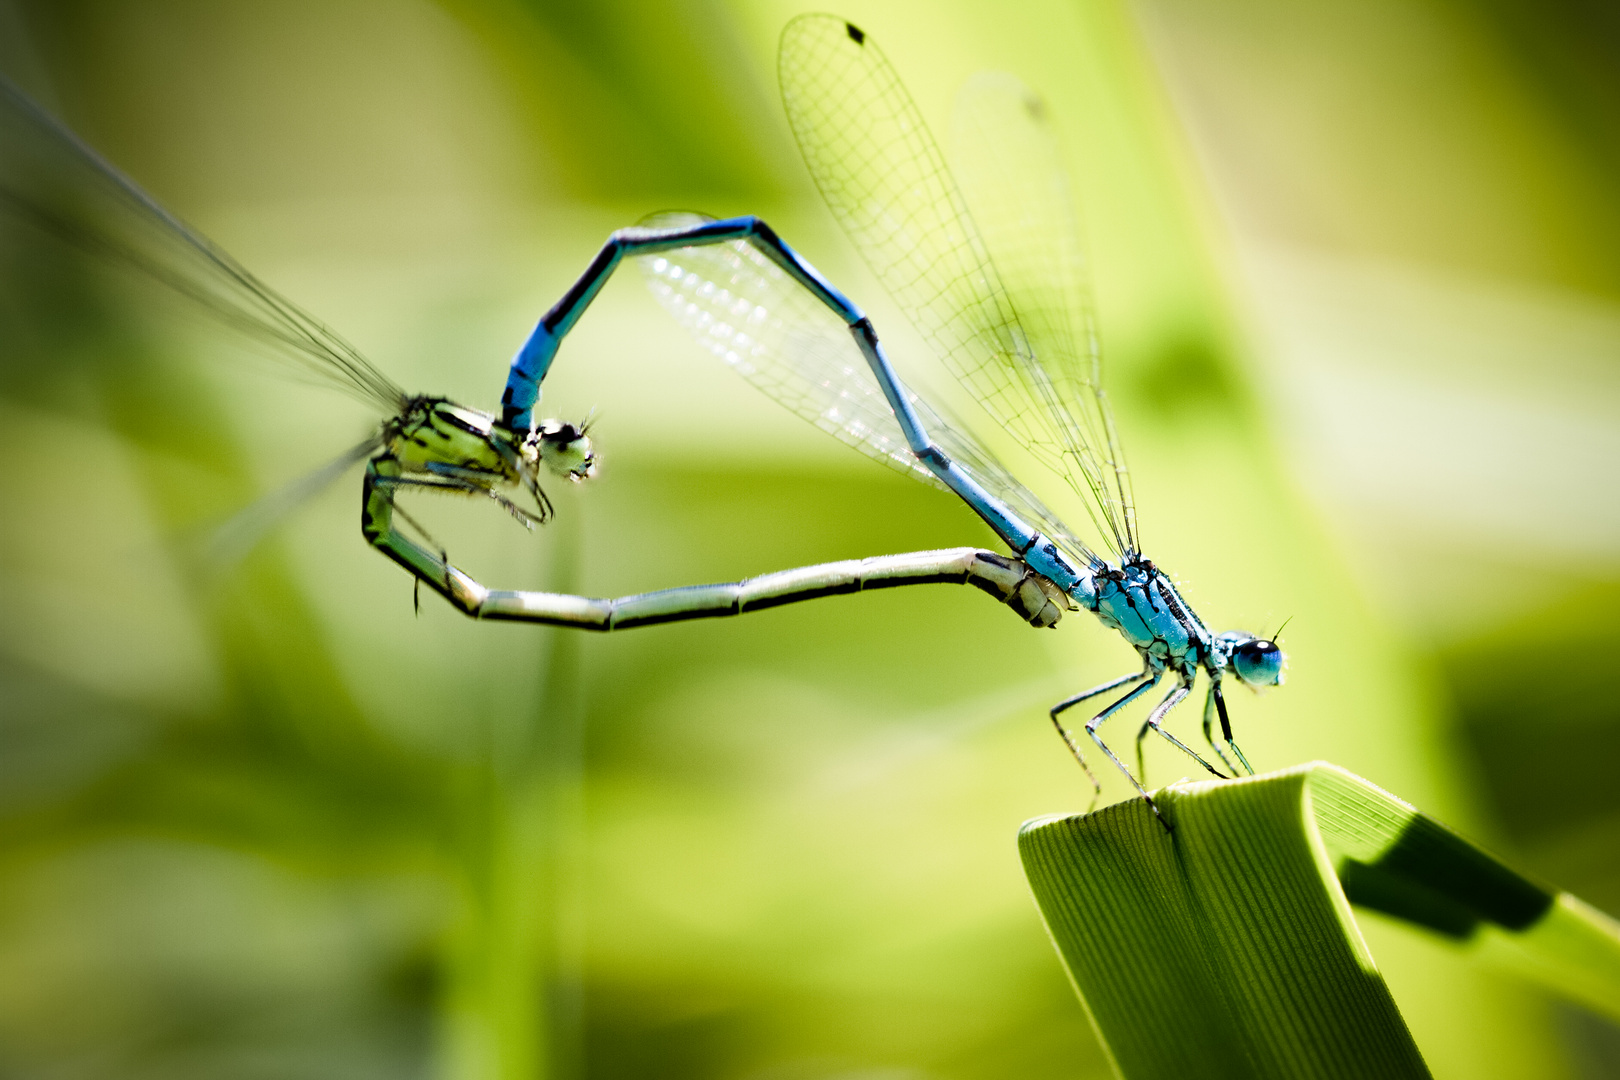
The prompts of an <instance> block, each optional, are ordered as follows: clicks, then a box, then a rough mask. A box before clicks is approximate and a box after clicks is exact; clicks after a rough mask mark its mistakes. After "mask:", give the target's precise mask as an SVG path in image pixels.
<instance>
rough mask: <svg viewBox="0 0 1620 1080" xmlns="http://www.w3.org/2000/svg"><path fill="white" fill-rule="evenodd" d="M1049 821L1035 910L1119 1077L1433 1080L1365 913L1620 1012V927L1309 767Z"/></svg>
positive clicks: (1026, 853) (1033, 852)
mask: <svg viewBox="0 0 1620 1080" xmlns="http://www.w3.org/2000/svg"><path fill="white" fill-rule="evenodd" d="M1155 800H1156V801H1157V803H1158V805H1159V808H1160V810H1161V811H1162V812H1163V814H1164V816H1165V819H1166V820H1167V821H1169V822H1170V823H1171V824H1172V825H1173V826H1174V829H1175V831H1174V833H1173V834H1172V833H1167V832H1166V831H1165V830H1164V829H1163V828H1162V827H1161V826H1160V825H1159V824H1158V822H1157V821H1156V820H1155V819H1154V817H1153V814H1152V812H1151V811H1150V810H1149V809H1148V807H1147V805H1146V804H1145V803H1143V802H1142V801H1141V800H1132V801H1131V802H1128V803H1121V804H1119V805H1116V806H1110V807H1107V808H1106V809H1104V810H1101V811H1099V812H1097V813H1095V814H1086V815H1075V816H1070V817H1058V818H1040V819H1036V820H1034V821H1030V822H1027V823H1026V824H1025V825H1024V827H1023V829H1022V830H1021V831H1020V833H1019V840H1018V844H1019V851H1020V853H1021V855H1022V857H1023V861H1024V870H1025V873H1026V874H1027V875H1028V877H1029V882H1030V887H1031V888H1032V890H1033V891H1034V894H1035V901H1036V903H1037V904H1038V905H1039V907H1040V909H1041V914H1042V915H1043V916H1044V917H1045V919H1046V925H1047V928H1048V930H1049V931H1050V933H1051V935H1052V938H1053V941H1054V943H1055V944H1056V945H1057V948H1058V952H1059V953H1060V954H1061V955H1062V958H1063V962H1064V964H1065V965H1066V966H1067V968H1068V970H1069V975H1070V977H1071V979H1072V980H1073V981H1074V984H1075V988H1076V990H1077V991H1078V992H1079V994H1080V998H1081V1000H1082V1002H1083V1003H1084V1004H1085V1006H1086V1009H1087V1012H1088V1013H1089V1014H1090V1017H1091V1020H1092V1023H1093V1025H1094V1026H1095V1027H1096V1029H1097V1033H1098V1035H1099V1037H1100V1038H1101V1039H1102V1042H1103V1044H1104V1045H1105V1046H1107V1047H1108V1050H1109V1053H1110V1054H1111V1055H1112V1056H1113V1058H1114V1061H1115V1064H1116V1065H1117V1066H1118V1068H1119V1071H1120V1073H1121V1075H1123V1076H1125V1077H1127V1078H1129V1080H1149V1078H1158V1077H1165V1078H1169V1077H1177V1078H1181V1077H1186V1076H1200V1077H1225V1076H1231V1077H1247V1078H1253V1077H1278V1078H1291V1080H1300V1078H1317V1077H1322V1078H1327V1077H1365V1076H1379V1077H1386V1078H1401V1077H1427V1076H1428V1075H1429V1072H1428V1069H1427V1067H1426V1066H1425V1065H1424V1063H1423V1059H1422V1057H1421V1055H1420V1054H1419V1053H1418V1048H1417V1045H1416V1043H1414V1042H1413V1041H1412V1036H1411V1034H1410V1032H1408V1031H1407V1028H1406V1024H1405V1022H1404V1021H1403V1020H1402V1019H1401V1015H1400V1012H1399V1010H1398V1009H1397V1008H1396V1006H1395V1001H1394V999H1393V998H1392V997H1391V996H1390V993H1389V990H1388V988H1387V987H1386V986H1385V985H1384V981H1383V979H1382V977H1381V976H1380V975H1379V974H1378V969H1377V967H1376V966H1375V965H1374V963H1373V958H1372V955H1371V953H1370V952H1369V951H1368V949H1367V945H1366V942H1365V941H1364V940H1363V939H1362V936H1361V932H1360V930H1359V929H1358V928H1357V926H1356V922H1355V918H1354V916H1353V915H1352V913H1351V904H1356V905H1360V906H1362V907H1365V908H1370V909H1372V910H1376V911H1380V912H1383V913H1384V914H1386V915H1390V916H1393V917H1395V918H1398V919H1402V920H1405V921H1407V922H1409V923H1412V924H1414V925H1416V926H1419V927H1422V928H1423V929H1425V930H1428V931H1431V932H1434V933H1437V934H1441V935H1443V936H1445V937H1447V938H1449V939H1452V940H1454V941H1457V942H1459V943H1463V942H1466V943H1468V944H1469V945H1470V947H1471V948H1472V949H1473V950H1474V951H1475V954H1476V955H1477V956H1479V957H1480V958H1482V959H1484V960H1486V961H1490V962H1495V963H1498V964H1500V965H1502V966H1505V967H1508V968H1511V969H1512V970H1515V971H1517V972H1519V973H1520V974H1522V975H1525V976H1527V977H1529V978H1532V979H1534V980H1536V981H1538V982H1540V983H1542V984H1544V985H1546V986H1548V987H1550V988H1551V989H1553V990H1555V991H1558V992H1560V993H1563V994H1565V995H1566V996H1569V997H1571V998H1574V999H1575V1000H1577V1001H1580V1002H1582V1003H1584V1004H1587V1005H1589V1006H1591V1007H1593V1008H1595V1009H1597V1010H1599V1011H1601V1012H1604V1013H1606V1014H1608V1015H1610V1016H1620V924H1616V923H1615V922H1614V921H1613V920H1611V919H1609V918H1608V917H1607V916H1605V915H1603V914H1601V913H1600V912H1597V911H1595V910H1594V909H1592V908H1590V907H1588V906H1587V905H1585V904H1583V903H1581V902H1580V901H1579V900H1577V899H1575V898H1574V897H1572V896H1569V895H1568V894H1567V893H1558V892H1555V891H1553V890H1550V889H1547V888H1545V887H1543V886H1541V885H1538V884H1537V883H1535V882H1533V881H1531V880H1529V879H1527V878H1525V877H1523V876H1522V875H1520V874H1518V873H1516V872H1514V871H1513V870H1511V869H1509V868H1508V867H1506V866H1504V865H1503V864H1502V863H1500V862H1498V861H1497V860H1496V859H1495V858H1493V857H1492V856H1490V855H1488V854H1486V853H1485V852H1484V851H1481V850H1480V849H1479V848H1477V847H1475V846H1473V845H1472V844H1470V843H1468V842H1467V841H1466V840H1463V839H1462V838H1461V837H1459V836H1457V835H1456V834H1455V833H1453V832H1451V831H1450V830H1449V829H1447V828H1446V827H1445V826H1443V825H1441V824H1439V823H1438V822H1436V821H1434V820H1433V819H1431V818H1428V817H1425V816H1424V815H1423V814H1421V813H1419V812H1418V811H1417V810H1415V809H1413V808H1412V807H1411V806H1409V805H1407V804H1406V803H1404V802H1402V801H1400V800H1399V799H1397V798H1395V797H1394V796H1392V795H1390V794H1389V793H1388V792H1385V791H1382V790H1380V789H1379V788H1377V787H1375V786H1373V785H1372V784H1370V783H1368V782H1367V781H1365V780H1362V779H1360V778H1359V777H1356V776H1353V775H1351V774H1350V773H1347V772H1345V771H1344V770H1343V769H1340V768H1338V767H1336V766H1333V765H1327V764H1323V763H1320V762H1318V763H1314V764H1309V765H1302V766H1299V767H1297V768H1294V769H1290V770H1286V771H1284V772H1278V773H1270V774H1267V775H1265V776H1257V777H1252V778H1249V779H1245V780H1237V781H1213V782H1206V783H1197V784H1181V785H1176V786H1173V787H1169V788H1166V789H1164V790H1163V791H1161V792H1159V793H1157V794H1156V795H1155Z"/></svg>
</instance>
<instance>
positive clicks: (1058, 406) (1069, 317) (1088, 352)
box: [951, 71, 1141, 554]
mask: <svg viewBox="0 0 1620 1080" xmlns="http://www.w3.org/2000/svg"><path fill="white" fill-rule="evenodd" d="M951 128H952V130H951V166H952V172H953V173H954V174H955V176H956V178H957V180H958V181H959V182H960V184H961V188H962V194H963V196H964V199H965V201H966V203H967V206H968V210H969V212H970V213H971V214H972V217H971V219H970V220H971V223H972V224H975V225H977V226H978V228H979V232H980V235H981V236H982V237H983V238H984V244H985V247H986V249H987V250H988V251H989V252H990V256H991V259H992V261H993V262H994V264H995V268H996V271H997V273H998V275H999V276H1000V279H1001V284H1002V286H1003V288H1005V289H1006V291H1007V295H1008V296H1009V297H1010V298H1011V299H1012V305H1013V310H1014V311H1016V312H1017V314H1018V318H1019V321H1020V322H1021V323H1022V324H1023V326H1024V329H1025V332H1026V334H1027V335H1028V340H1029V342H1030V344H1031V346H1033V355H1034V358H1035V361H1036V362H1038V363H1039V364H1040V366H1041V368H1042V369H1043V371H1042V375H1043V378H1041V379H1040V380H1039V383H1038V385H1040V386H1041V387H1042V388H1043V404H1046V405H1047V409H1048V415H1049V417H1050V419H1051V420H1052V423H1051V424H1050V425H1049V430H1050V431H1051V433H1052V434H1054V435H1056V436H1058V438H1059V439H1060V441H1061V442H1062V444H1063V451H1062V454H1063V460H1064V464H1065V466H1067V467H1066V468H1064V469H1062V470H1061V472H1062V474H1063V476H1064V478H1065V479H1066V480H1068V482H1069V483H1070V484H1071V485H1074V486H1075V487H1076V490H1077V491H1079V484H1078V483H1077V481H1080V480H1083V482H1084V483H1085V484H1086V491H1085V492H1080V494H1081V495H1082V497H1083V496H1084V495H1085V494H1088V493H1089V494H1090V495H1091V496H1092V497H1093V498H1094V499H1096V500H1097V501H1098V502H1100V503H1101V504H1102V506H1103V510H1104V513H1105V515H1106V517H1107V519H1108V522H1109V524H1110V526H1111V527H1112V528H1113V529H1114V531H1115V532H1116V534H1117V535H1119V536H1123V538H1124V540H1125V542H1126V543H1127V544H1128V545H1129V550H1130V551H1131V552H1132V553H1134V552H1137V551H1140V550H1141V549H1140V547H1139V546H1138V543H1137V536H1136V503H1135V499H1134V497H1133V495H1132V492H1131V483H1130V473H1129V471H1128V470H1127V469H1126V467H1125V454H1124V451H1123V450H1122V449H1121V447H1120V443H1119V434H1118V431H1117V430H1116V428H1115V426H1114V415H1113V410H1112V408H1110V406H1109V404H1108V393H1107V391H1106V390H1105V389H1104V387H1103V385H1102V350H1101V347H1100V342H1099V340H1098V337H1097V326H1096V319H1095V316H1094V314H1093V310H1092V299H1091V280H1090V272H1089V267H1088V265H1087V262H1088V260H1087V258H1086V253H1085V248H1084V246H1083V245H1082V243H1081V241H1080V227H1079V222H1078V221H1077V220H1076V218H1075V209H1074V208H1075V200H1074V193H1073V191H1072V190H1070V186H1069V173H1068V170H1067V169H1065V168H1064V166H1063V160H1062V155H1061V152H1060V150H1059V148H1058V140H1057V136H1056V133H1055V132H1054V131H1053V130H1052V124H1051V119H1050V114H1049V112H1048V111H1047V108H1046V104H1045V102H1043V101H1042V100H1041V99H1040V97H1039V96H1038V95H1036V94H1035V93H1034V92H1033V91H1032V90H1030V89H1029V88H1028V87H1027V86H1025V85H1024V84H1023V83H1022V82H1021V81H1019V79H1018V78H1017V77H1016V76H1013V75H1009V74H1007V73H1005V72H994V71H987V72H981V73H980V74H978V75H975V76H974V77H973V78H971V79H969V80H968V82H967V85H965V86H964V87H962V91H961V93H960V94H959V95H957V99H956V109H955V111H954V114H953V116H952V124H951ZM1048 392H1049V394H1050V397H1046V396H1045V394H1046V393H1048ZM1122 554H1123V552H1122Z"/></svg>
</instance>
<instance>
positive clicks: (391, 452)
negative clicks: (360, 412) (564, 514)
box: [369, 397, 596, 525]
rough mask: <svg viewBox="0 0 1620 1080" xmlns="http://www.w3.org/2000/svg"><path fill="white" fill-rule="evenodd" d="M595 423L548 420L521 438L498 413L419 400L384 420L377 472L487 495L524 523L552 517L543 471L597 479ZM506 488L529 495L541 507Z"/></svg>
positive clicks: (387, 480) (389, 479)
mask: <svg viewBox="0 0 1620 1080" xmlns="http://www.w3.org/2000/svg"><path fill="white" fill-rule="evenodd" d="M587 426H588V425H587V424H583V423H582V424H573V423H570V422H568V421H566V420H545V421H542V422H541V423H540V424H539V425H538V426H536V427H534V428H531V429H530V430H528V431H526V432H524V433H523V434H522V435H519V434H518V433H517V432H515V431H513V430H512V429H511V428H508V427H506V426H505V425H504V424H502V423H501V422H500V421H499V420H497V419H496V418H495V417H494V416H493V415H492V414H490V413H486V412H481V411H479V410H477V409H469V408H467V407H466V406H465V405H458V404H456V403H455V402H453V401H450V400H449V399H448V398H441V397H413V398H409V399H407V400H406V402H405V406H404V408H402V409H401V410H400V412H399V415H397V416H395V417H393V418H392V419H389V420H387V421H385V422H384V424H383V426H382V431H381V433H380V437H381V440H382V444H383V445H382V452H381V453H380V454H378V455H377V456H376V457H374V458H373V459H372V461H371V465H370V470H369V471H370V472H371V473H372V474H373V475H374V476H376V477H378V478H379V479H381V480H382V481H383V483H384V485H385V486H388V487H393V488H399V487H417V488H426V489H428V490H433V491H443V492H449V493H453V494H454V493H460V494H465V495H478V496H487V497H488V498H491V499H493V500H495V501H496V502H497V503H499V504H500V505H501V506H502V507H504V508H505V509H506V510H507V511H508V512H510V513H511V514H512V516H513V517H515V518H517V519H518V520H519V521H522V522H523V523H524V524H531V525H532V524H540V523H542V522H544V521H545V520H546V519H548V518H549V517H551V514H552V505H551V500H550V499H549V498H548V497H547V496H546V493H545V489H544V488H542V487H541V486H540V472H541V470H542V469H544V470H545V471H546V472H548V473H550V474H551V475H553V476H555V477H558V478H560V479H564V480H569V481H574V482H577V481H580V480H588V479H590V478H591V477H592V476H594V475H596V452H595V450H594V448H593V447H592V445H591V440H590V436H589V435H588V434H586V428H587ZM502 489H521V490H522V491H523V492H524V493H526V494H527V495H528V496H529V497H530V499H531V500H532V501H533V506H534V509H533V510H530V509H528V508H527V507H524V506H521V505H519V504H518V503H516V502H514V501H513V500H512V499H510V498H508V497H507V496H506V495H505V494H504V492H503V490H502Z"/></svg>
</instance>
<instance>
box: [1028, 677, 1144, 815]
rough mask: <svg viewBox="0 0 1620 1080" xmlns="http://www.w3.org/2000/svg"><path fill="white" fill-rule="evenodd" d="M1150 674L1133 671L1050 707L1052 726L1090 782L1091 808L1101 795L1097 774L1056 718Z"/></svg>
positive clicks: (1120, 702)
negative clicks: (1083, 702)
mask: <svg viewBox="0 0 1620 1080" xmlns="http://www.w3.org/2000/svg"><path fill="white" fill-rule="evenodd" d="M1150 674H1152V671H1151V669H1143V670H1142V671H1133V672H1131V673H1130V674H1129V675H1121V676H1120V677H1119V678H1117V679H1113V680H1111V681H1109V682H1105V683H1103V684H1102V685H1101V686H1093V687H1092V688H1091V689H1090V690H1083V691H1081V692H1080V693H1078V694H1076V695H1074V696H1073V697H1071V698H1064V699H1063V700H1062V701H1060V702H1058V703H1057V704H1056V705H1054V706H1052V710H1051V713H1050V715H1051V717H1052V726H1053V727H1055V728H1057V733H1058V735H1059V736H1060V737H1061V738H1062V739H1063V744H1064V745H1065V746H1067V747H1068V748H1069V753H1071V754H1073V755H1074V760H1075V761H1078V762H1079V763H1080V768H1081V769H1083V770H1084V771H1085V774H1086V779H1087V780H1090V781H1091V788H1092V796H1091V805H1092V806H1096V805H1097V798H1098V796H1100V795H1101V794H1102V784H1100V783H1098V781H1097V774H1096V773H1094V772H1092V771H1091V766H1090V765H1087V764H1086V756H1085V755H1084V754H1082V753H1081V752H1080V746H1079V744H1078V743H1076V742H1075V741H1074V736H1072V735H1070V734H1069V729H1068V728H1066V727H1064V726H1063V721H1062V720H1059V719H1058V717H1059V716H1060V715H1062V714H1063V713H1065V712H1067V711H1068V710H1070V709H1072V708H1074V707H1075V706H1076V705H1078V704H1080V703H1081V702H1082V701H1089V700H1091V699H1092V698H1094V697H1096V696H1097V695H1099V694H1106V693H1108V691H1110V690H1117V689H1119V688H1120V687H1121V686H1126V685H1129V684H1130V683H1133V682H1140V681H1141V680H1143V679H1145V678H1147V677H1148V676H1149V675H1150ZM1149 685H1152V684H1149ZM1137 692H1138V691H1132V692H1131V695H1128V696H1126V697H1125V698H1122V699H1121V700H1120V701H1119V702H1116V703H1115V704H1114V705H1112V706H1110V707H1109V708H1110V711H1112V710H1113V709H1117V708H1118V707H1119V706H1120V705H1122V704H1124V703H1125V702H1126V701H1129V700H1130V698H1131V697H1132V696H1134V695H1135V694H1136V693H1137ZM1112 756H1113V755H1112V754H1110V755H1109V757H1112Z"/></svg>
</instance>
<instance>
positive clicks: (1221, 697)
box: [1209, 682, 1254, 776]
mask: <svg viewBox="0 0 1620 1080" xmlns="http://www.w3.org/2000/svg"><path fill="white" fill-rule="evenodd" d="M1209 689H1210V693H1211V694H1213V695H1214V696H1215V711H1216V712H1218V713H1219V714H1220V717H1221V738H1222V739H1225V740H1226V745H1227V746H1229V747H1231V748H1232V753H1234V754H1236V755H1237V759H1238V761H1240V762H1242V763H1243V769H1244V771H1245V772H1247V773H1248V774H1249V775H1250V776H1253V775H1254V766H1253V765H1250V764H1249V759H1248V758H1246V757H1244V756H1243V751H1242V750H1239V749H1238V744H1237V743H1235V742H1233V741H1232V721H1231V719H1230V718H1229V717H1228V716H1227V715H1226V695H1225V694H1222V693H1221V684H1220V683H1219V682H1217V683H1215V685H1213V686H1211V687H1210V688H1209ZM1232 771H1233V772H1236V771H1237V770H1236V769H1234V770H1232Z"/></svg>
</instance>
